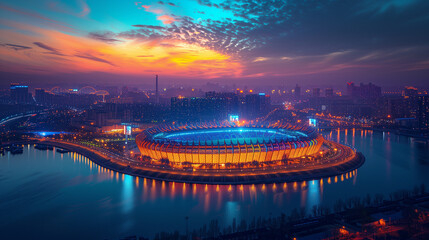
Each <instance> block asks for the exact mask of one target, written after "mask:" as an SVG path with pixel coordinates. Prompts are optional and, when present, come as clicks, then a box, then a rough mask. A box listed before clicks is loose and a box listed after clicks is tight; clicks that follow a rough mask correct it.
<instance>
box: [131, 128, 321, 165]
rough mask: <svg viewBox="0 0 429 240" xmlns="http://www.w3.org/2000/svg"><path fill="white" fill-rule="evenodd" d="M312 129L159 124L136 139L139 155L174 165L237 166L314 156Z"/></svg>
mask: <svg viewBox="0 0 429 240" xmlns="http://www.w3.org/2000/svg"><path fill="white" fill-rule="evenodd" d="M323 140H324V139H323V137H322V136H321V135H320V134H318V133H317V130H316V129H315V128H312V127H309V126H306V125H292V124H290V123H283V122H280V121H278V122H270V123H267V122H264V123H256V124H255V123H248V124H244V125H241V126H238V125H237V124H235V123H230V122H228V121H225V122H213V123H194V124H190V123H188V124H178V123H176V124H169V125H160V126H157V127H154V128H150V129H147V130H145V131H144V132H143V133H141V134H139V135H138V136H137V137H136V142H137V145H138V148H139V149H140V152H141V154H142V156H147V157H150V158H151V159H152V160H161V159H168V160H169V162H171V163H174V164H183V163H186V164H241V163H252V162H254V161H258V162H272V161H279V160H285V159H294V158H301V157H304V156H311V155H314V154H316V153H318V151H319V149H320V147H321V146H322V143H323Z"/></svg>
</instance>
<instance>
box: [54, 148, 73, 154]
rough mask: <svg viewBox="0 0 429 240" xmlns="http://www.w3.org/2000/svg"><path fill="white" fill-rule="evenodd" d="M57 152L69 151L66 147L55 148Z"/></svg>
mask: <svg viewBox="0 0 429 240" xmlns="http://www.w3.org/2000/svg"><path fill="white" fill-rule="evenodd" d="M57 152H59V153H68V152H70V151H69V150H67V149H62V148H57Z"/></svg>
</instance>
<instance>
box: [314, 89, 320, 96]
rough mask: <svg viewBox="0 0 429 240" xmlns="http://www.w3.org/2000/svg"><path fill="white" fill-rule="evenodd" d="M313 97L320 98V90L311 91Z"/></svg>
mask: <svg viewBox="0 0 429 240" xmlns="http://www.w3.org/2000/svg"><path fill="white" fill-rule="evenodd" d="M313 97H320V88H314V89H313Z"/></svg>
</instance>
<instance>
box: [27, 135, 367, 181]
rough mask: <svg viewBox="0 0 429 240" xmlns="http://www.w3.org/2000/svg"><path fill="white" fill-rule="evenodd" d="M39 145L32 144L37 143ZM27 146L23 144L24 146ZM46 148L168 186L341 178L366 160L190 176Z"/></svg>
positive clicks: (82, 150) (84, 150) (88, 152)
mask: <svg viewBox="0 0 429 240" xmlns="http://www.w3.org/2000/svg"><path fill="white" fill-rule="evenodd" d="M36 142H37V141H31V143H36ZM22 143H24V142H21V144H22ZM38 143H43V144H46V145H51V146H54V147H59V148H63V149H67V150H69V151H71V152H76V153H79V154H81V155H83V156H85V157H87V158H89V159H90V160H91V161H92V162H94V163H96V164H98V165H100V166H102V167H105V168H108V169H110V170H113V171H116V172H119V173H123V174H127V175H131V176H136V177H142V178H148V179H154V180H158V181H168V182H185V183H195V184H221V185H226V184H228V185H229V184H264V183H265V184H269V183H284V182H301V181H308V180H314V179H321V178H327V177H332V176H338V175H341V174H346V173H349V172H352V171H354V170H355V169H357V168H359V167H360V166H362V164H363V163H364V162H365V158H364V156H363V155H362V153H356V154H355V155H354V157H353V158H352V159H351V160H349V161H346V162H340V163H333V164H327V165H326V167H323V168H312V169H310V168H308V169H305V168H304V169H288V170H285V169H283V170H273V171H259V172H243V173H240V172H236V173H229V172H225V171H219V172H210V173H204V172H195V171H194V172H187V171H178V170H170V169H160V168H150V167H146V166H143V165H141V164H140V163H139V162H134V161H129V160H126V159H118V158H116V157H114V156H111V155H108V154H107V153H102V152H98V151H96V150H94V149H91V148H88V147H85V146H82V145H78V144H75V143H69V142H59V141H52V140H44V141H38Z"/></svg>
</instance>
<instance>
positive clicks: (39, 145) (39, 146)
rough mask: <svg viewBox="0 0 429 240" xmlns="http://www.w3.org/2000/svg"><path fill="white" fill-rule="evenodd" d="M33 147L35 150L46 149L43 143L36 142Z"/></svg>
mask: <svg viewBox="0 0 429 240" xmlns="http://www.w3.org/2000/svg"><path fill="white" fill-rule="evenodd" d="M34 148H35V149H37V150H48V146H47V145H44V144H36V146H34Z"/></svg>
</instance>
